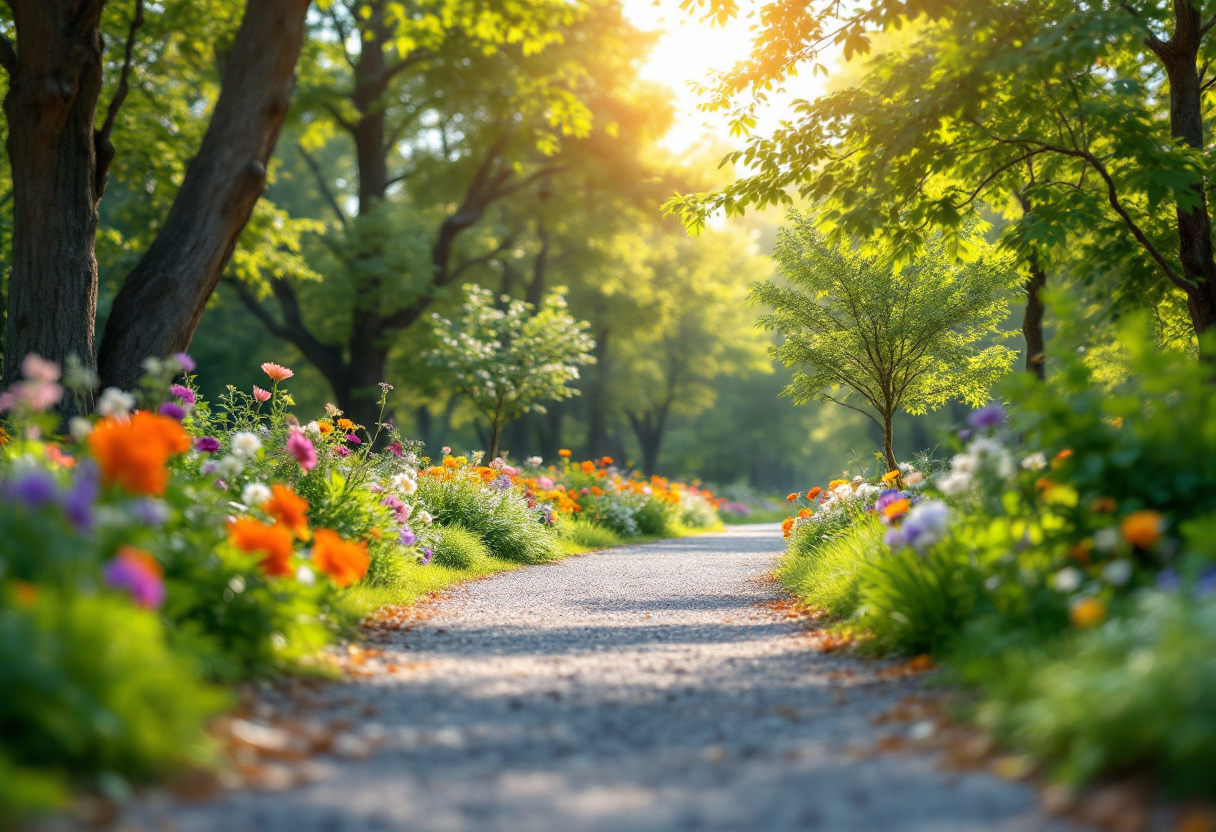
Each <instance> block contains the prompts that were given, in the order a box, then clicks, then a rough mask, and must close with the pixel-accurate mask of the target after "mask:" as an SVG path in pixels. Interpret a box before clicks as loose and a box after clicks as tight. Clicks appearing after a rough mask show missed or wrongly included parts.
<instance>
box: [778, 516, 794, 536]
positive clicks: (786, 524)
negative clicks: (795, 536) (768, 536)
mask: <svg viewBox="0 0 1216 832" xmlns="http://www.w3.org/2000/svg"><path fill="white" fill-rule="evenodd" d="M793 529H794V518H793V517H787V518H785V520H783V521H782V522H781V533H782V535H784V536H785V537H789V536H790V532H791V531H793Z"/></svg>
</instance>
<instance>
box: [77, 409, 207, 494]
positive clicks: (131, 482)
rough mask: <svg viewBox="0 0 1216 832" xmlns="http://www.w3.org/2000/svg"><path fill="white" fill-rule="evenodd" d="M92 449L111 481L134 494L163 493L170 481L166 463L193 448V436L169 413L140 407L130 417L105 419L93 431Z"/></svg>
mask: <svg viewBox="0 0 1216 832" xmlns="http://www.w3.org/2000/svg"><path fill="white" fill-rule="evenodd" d="M89 450H90V451H92V453H93V457H94V458H95V459H96V460H97V464H98V465H99V466H101V476H102V479H103V480H104V481H105V483H106V484H107V485H112V484H114V483H118V484H119V485H121V486H122V487H123V488H125V489H126V490H127V491H130V492H131V493H132V494H144V495H160V494H164V493H165V488H166V487H167V486H168V485H169V471H168V469H166V468H165V464H166V463H167V462H168V461H169V458H170V457H171V456H173V455H174V454H181V453H185V452H186V451H188V450H190V437H189V436H187V435H186V432H185V431H184V430H183V429H182V426H181V424H179V423H178V422H177V420H175V419H171V418H169V417H168V416H161V415H159V414H156V413H147V412H145V411H140V412H138V413H136V414H135V415H134V416H132V417H131V418H130V419H129V420H126V421H120V420H118V419H115V418H112V417H111V418H106V419H102V420H101V421H100V422H98V423H97V426H96V427H95V428H93V432H92V433H90V434H89Z"/></svg>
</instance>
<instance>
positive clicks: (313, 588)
mask: <svg viewBox="0 0 1216 832" xmlns="http://www.w3.org/2000/svg"><path fill="white" fill-rule="evenodd" d="M146 368H147V371H148V372H147V375H146V377H145V378H144V379H143V380H142V382H141V384H140V386H139V389H137V390H135V391H133V392H131V393H127V392H123V391H119V390H115V389H109V390H106V391H104V392H103V393H102V394H101V395H100V396H99V397H98V398H97V400H96V408H95V415H94V416H92V417H89V418H84V417H76V418H73V419H72V420H71V421H70V424H69V426H68V427H69V432H68V434H67V435H59V434H58V433H57V431H58V429H59V420H58V417H56V416H54V415H52V414H51V413H50V412H49V409H50V408H51V407H53V406H54V405H56V404H57V403H59V402H60V401H61V400H62V399H63V398H64V397H65V396H68V397H75V398H77V399H78V400H79V401H80V402H85V401H87V399H88V398H89V397H90V396H91V390H90V383H91V381H92V380H91V379H90V378H89V374H88V373H86V372H83V371H81V370H80V369H79V368H69V371H68V373H67V374H66V377H61V373H60V369H59V368H58V367H56V366H54V365H52V364H49V363H47V362H44V361H41V360H40V359H38V358H36V357H33V356H31V357H30V358H28V359H26V361H25V363H24V365H23V374H24V378H23V380H22V381H20V382H19V383H18V384H16V385H14V386H13V387H12V388H10V390H9V391H8V392H7V393H5V394H3V396H2V397H0V408H3V410H4V411H5V413H6V416H7V419H6V430H5V433H4V437H3V438H4V445H3V453H2V455H0V496H2V499H0V534H2V535H3V536H4V539H5V540H6V544H5V545H4V547H3V548H2V549H0V678H3V679H4V680H5V684H4V685H3V686H0V736H2V737H3V740H2V741H0V822H4V821H6V820H7V819H9V818H11V817H13V816H15V815H17V814H20V813H23V812H26V811H30V810H36V809H41V808H48V807H52V806H56V805H59V804H61V803H62V802H63V801H64V800H65V799H66V796H67V794H68V791H69V789H70V788H71V787H72V786H76V785H83V786H85V787H107V788H113V787H114V784H115V783H122V782H123V781H135V782H138V781H145V780H149V779H153V778H157V777H162V776H164V775H166V774H169V773H172V772H173V771H174V770H177V769H181V768H184V767H192V766H198V765H207V764H210V763H211V762H213V760H214V750H213V748H212V746H211V745H210V744H209V741H208V737H207V735H206V732H205V725H206V723H207V721H208V719H209V718H210V717H211V716H213V715H215V714H217V713H219V712H221V711H222V710H224V709H225V708H227V707H228V706H229V705H230V704H231V703H232V701H233V699H232V696H231V694H230V693H229V689H230V687H231V685H232V684H234V683H236V682H239V681H241V680H245V679H251V678H257V677H264V676H268V675H273V674H280V673H284V672H300V671H308V672H314V671H315V672H327V669H328V667H329V665H328V664H327V662H326V655H325V653H324V650H323V648H325V647H326V645H328V644H330V643H332V642H333V641H335V640H336V639H338V638H340V637H341V636H343V635H344V634H345V633H347V632H349V631H350V629H351V628H352V627H353V626H354V625H355V624H357V622H358V621H359V620H361V619H362V618H363V617H364V616H365V615H366V614H368V613H370V612H372V611H374V610H375V609H376V608H377V607H379V606H380V605H382V604H385V603H409V602H411V601H412V600H414V599H415V598H417V597H418V596H419V595H421V594H423V593H425V592H428V591H431V590H434V589H439V588H442V587H444V586H447V585H450V584H451V583H453V582H455V581H458V580H460V579H462V578H465V577H468V576H473V575H483V574H489V573H491V572H494V571H499V570H502V569H508V568H511V567H512V566H515V565H518V564H523V563H535V562H540V561H544V560H550V559H553V558H555V557H559V556H561V555H563V554H568V553H570V552H573V551H583V550H586V549H587V548H592V547H595V546H601V545H611V544H612V543H616V542H620V540H621V539H622V538H625V537H629V536H631V535H638V534H652V535H661V534H669V533H674V532H676V531H678V529H679V528H680V526H681V524H682V525H684V526H690V525H700V526H703V527H704V526H708V525H712V524H714V523H716V522H717V515H716V506H715V503H714V501H713V499H712V495H707V494H703V493H701V492H699V491H698V490H697V489H695V488H692V487H686V486H683V485H680V484H678V483H668V482H666V481H664V480H657V479H656V480H651V481H643V480H642V479H641V478H640V477H637V476H634V475H628V474H627V473H626V472H622V471H618V470H617V469H615V468H613V467H612V466H611V461H610V460H600V461H598V462H595V463H590V462H588V463H582V464H580V465H574V464H572V463H570V462H569V461H568V460H566V459H563V461H562V464H561V465H560V466H550V467H548V468H541V467H540V460H533V461H531V462H530V464H529V465H528V466H526V468H525V470H519V469H516V468H514V467H512V466H510V465H508V464H507V463H506V462H505V461H503V460H501V459H496V460H494V461H493V462H491V463H490V464H489V465H486V466H482V465H480V464H479V462H480V460H479V459H478V458H476V457H473V458H472V459H469V458H466V457H453V456H451V455H450V453H448V452H447V449H445V453H444V456H443V457H442V458H441V459H440V460H439V461H438V464H436V465H433V466H432V465H429V460H427V459H426V458H425V457H422V456H421V455H420V454H421V450H422V449H421V446H420V445H419V444H418V443H415V442H411V441H409V440H406V439H404V438H402V437H401V436H400V435H398V433H397V432H396V431H395V429H394V428H393V426H392V425H391V423H389V422H387V421H383V420H382V421H381V423H379V424H376V425H371V426H363V425H357V424H355V423H353V422H351V421H350V420H348V419H346V418H345V417H344V415H343V413H342V412H341V411H340V410H338V409H337V408H335V407H333V406H332V405H329V406H327V409H326V413H325V414H324V415H320V416H319V417H318V418H316V419H313V420H308V421H305V420H303V419H300V418H297V417H296V416H295V415H293V414H292V413H291V407H292V406H293V402H292V399H291V395H290V393H289V391H288V389H287V387H286V382H288V381H289V380H290V379H291V378H292V376H293V373H292V371H291V370H289V369H287V368H285V367H281V366H279V365H275V364H269V363H268V364H264V365H263V366H262V369H263V370H264V371H265V372H266V375H267V378H268V382H267V384H266V386H265V387H260V386H258V387H254V388H253V389H252V390H251V391H250V392H248V393H246V392H243V391H238V390H235V389H233V388H229V389H228V391H227V392H226V393H225V394H224V395H223V396H221V397H220V399H219V401H218V402H216V403H208V402H205V401H203V400H201V399H200V398H199V396H198V393H197V391H196V388H195V387H194V384H193V382H194V377H193V375H192V373H193V371H194V364H193V362H192V361H191V360H190V358H189V357H188V356H186V355H178V356H175V357H174V358H171V359H168V360H163V361H161V360H150V361H149V362H147V364H146ZM390 389H391V388H390V387H389V386H388V385H382V398H381V404H382V407H383V405H384V404H385V402H386V401H387V396H388V392H389V390H390ZM382 412H383V410H382ZM593 518H594V519H593ZM596 521H599V522H602V523H604V524H605V525H599V524H598V523H597V522H596ZM613 523H616V525H611V524H613Z"/></svg>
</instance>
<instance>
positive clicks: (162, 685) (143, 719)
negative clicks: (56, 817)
mask: <svg viewBox="0 0 1216 832" xmlns="http://www.w3.org/2000/svg"><path fill="white" fill-rule="evenodd" d="M18 591H20V592H23V593H24V598H22V597H20V596H10V597H9V598H6V599H5V601H4V603H3V607H0V677H3V679H4V684H3V685H0V735H3V737H4V748H5V752H6V753H7V754H8V755H9V757H10V758H11V759H12V760H13V761H14V762H15V763H17V764H24V765H33V766H40V767H46V768H48V769H51V770H62V771H66V772H69V773H71V774H73V775H77V776H82V777H85V776H93V775H98V774H102V773H106V772H109V773H115V774H120V775H123V776H125V777H130V778H133V779H139V780H143V779H148V778H150V777H152V776H154V775H158V774H164V773H166V772H168V771H172V770H174V769H177V768H180V767H181V766H183V765H187V764H191V763H198V762H200V761H201V760H204V759H206V754H207V746H206V743H205V737H204V735H203V730H202V729H203V722H204V720H205V719H207V718H208V717H209V716H211V715H212V714H214V713H216V712H217V711H218V710H219V709H220V708H222V707H223V706H224V705H225V704H226V703H227V702H228V699H227V697H226V696H225V695H224V694H222V693H221V692H219V691H217V690H216V689H214V688H211V687H208V686H206V685H204V684H201V683H200V682H198V681H197V675H196V672H195V669H194V668H193V667H192V666H191V664H190V662H189V661H188V660H186V659H184V658H182V657H179V656H177V655H175V654H174V653H172V652H171V651H170V650H169V649H168V647H167V645H166V643H165V638H164V633H163V631H162V629H161V625H160V622H159V621H158V619H157V617H156V616H155V615H154V614H152V613H150V612H146V611H143V610H140V609H137V608H136V607H135V606H133V605H132V604H131V603H129V602H127V601H125V600H121V599H118V598H114V597H108V596H88V595H79V594H73V593H64V592H57V591H55V590H52V589H49V588H39V589H32V588H30V589H25V590H18Z"/></svg>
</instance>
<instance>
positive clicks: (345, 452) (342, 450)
mask: <svg viewBox="0 0 1216 832" xmlns="http://www.w3.org/2000/svg"><path fill="white" fill-rule="evenodd" d="M338 456H343V457H345V456H350V448H348V447H346V446H345V445H339V446H338Z"/></svg>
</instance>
